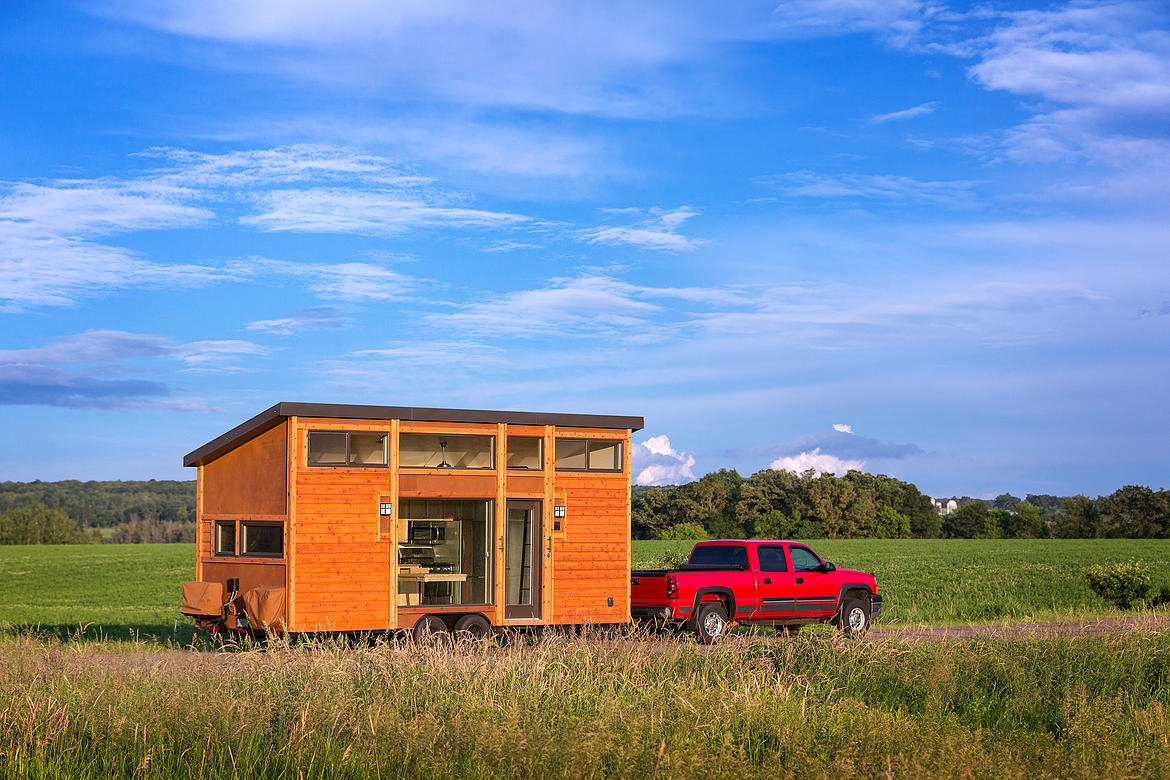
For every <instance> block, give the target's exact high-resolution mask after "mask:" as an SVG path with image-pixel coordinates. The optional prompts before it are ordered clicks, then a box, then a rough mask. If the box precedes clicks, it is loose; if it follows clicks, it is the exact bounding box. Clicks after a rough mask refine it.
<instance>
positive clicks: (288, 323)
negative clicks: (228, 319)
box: [248, 306, 348, 336]
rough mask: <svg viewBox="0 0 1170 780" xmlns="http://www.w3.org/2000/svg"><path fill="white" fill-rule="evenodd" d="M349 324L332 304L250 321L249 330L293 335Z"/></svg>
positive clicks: (342, 326)
mask: <svg viewBox="0 0 1170 780" xmlns="http://www.w3.org/2000/svg"><path fill="white" fill-rule="evenodd" d="M347 324H348V323H347V322H346V321H345V319H344V318H343V317H342V316H341V312H340V311H339V310H338V309H336V308H334V307H332V306H314V307H312V308H309V309H301V310H299V311H295V312H293V313H292V314H290V315H289V316H287V317H279V318H277V319H272V320H255V321H253V322H250V323H248V330H259V331H263V332H265V333H273V334H276V335H278V336H291V335H293V334H294V333H299V332H301V331H305V330H335V329H338V328H344V327H346V326H347Z"/></svg>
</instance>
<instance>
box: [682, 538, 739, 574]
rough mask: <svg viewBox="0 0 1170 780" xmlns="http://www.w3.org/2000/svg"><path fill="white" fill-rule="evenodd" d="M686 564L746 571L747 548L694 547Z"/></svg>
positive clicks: (723, 546)
mask: <svg viewBox="0 0 1170 780" xmlns="http://www.w3.org/2000/svg"><path fill="white" fill-rule="evenodd" d="M687 563H692V564H700V565H705V566H726V567H728V568H729V569H747V568H748V557H747V548H746V547H743V546H740V545H733V544H712V545H706V546H703V547H696V548H695V549H694V550H692V551H691V559H690V560H689V561H687Z"/></svg>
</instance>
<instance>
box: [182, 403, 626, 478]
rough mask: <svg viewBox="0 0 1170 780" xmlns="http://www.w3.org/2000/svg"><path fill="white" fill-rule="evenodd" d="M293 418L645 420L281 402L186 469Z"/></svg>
mask: <svg viewBox="0 0 1170 780" xmlns="http://www.w3.org/2000/svg"><path fill="white" fill-rule="evenodd" d="M289 417H326V418H336V419H347V420H420V421H422V420H425V421H427V422H454V423H492V424H494V423H508V424H511V425H559V426H564V427H571V428H618V429H625V430H629V431H640V430H642V426H643V425H644V424H645V420H644V419H643V418H641V417H619V416H614V415H606V414H553V413H546V412H501V411H492V410H488V409H428V408H423V407H418V406H363V405H355V404H304V403H289V402H287V401H285V402H281V403H278V404H276V405H275V406H272V407H270V408H268V409H265V410H264V411H263V412H260V414H258V415H256V416H255V417H253V418H252V419H250V420H248V421H247V422H245V423H241V424H240V425H237V426H236V427H235V428H232V429H231V430H230V431H228V432H227V433H225V434H223V435H222V436H218V437H216V438H214V439H212V440H211V441H209V442H207V444H204V445H203V446H202V447H200V448H199V449H197V450H194V451H192V452H189V453H187V455H186V456H184V458H183V465H184V466H202V465H204V464H206V463H210V462H211V461H213V460H215V459H216V458H218V457H219V456H220V455H223V454H224V453H226V452H228V451H229V450H232V449H234V448H236V447H238V446H240V445H241V444H243V443H244V442H246V441H248V440H249V439H254V438H256V437H257V436H259V435H260V434H262V433H264V432H265V431H268V430H270V429H272V428H275V427H276V426H277V425H279V424H280V423H281V421H282V420H285V419H287V418H289Z"/></svg>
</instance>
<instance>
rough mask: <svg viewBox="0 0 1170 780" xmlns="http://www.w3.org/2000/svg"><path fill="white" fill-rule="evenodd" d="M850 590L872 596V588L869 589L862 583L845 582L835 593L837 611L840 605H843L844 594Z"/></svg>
mask: <svg viewBox="0 0 1170 780" xmlns="http://www.w3.org/2000/svg"><path fill="white" fill-rule="evenodd" d="M851 590H859V591H861V592H862V593H865V594H866V595H873V588H871V587H869V585H868V584H866V583H864V582H846V583H845V584H844V585H842V586H841V590H840V591H838V593H837V609H838V610H840V609H841V605H842V604H844V603H845V594H846V593H848V592H849V591H851Z"/></svg>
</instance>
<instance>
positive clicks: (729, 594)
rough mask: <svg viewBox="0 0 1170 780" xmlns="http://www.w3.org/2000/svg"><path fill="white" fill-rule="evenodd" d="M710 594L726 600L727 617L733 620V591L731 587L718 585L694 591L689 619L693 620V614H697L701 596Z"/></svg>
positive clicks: (701, 599)
mask: <svg viewBox="0 0 1170 780" xmlns="http://www.w3.org/2000/svg"><path fill="white" fill-rule="evenodd" d="M711 595H716V596H719V597H721V598H725V599H726V600H727V607H728V613H727V619H728V620H735V591H733V590H732V589H731V588H727V587H722V586H718V585H713V586H711V587H707V588H699V589H698V590H697V591H695V603H694V605H693V606H692V607H691V619H692V620H694V619H695V616H697V615H698V614H699V604H701V603H702V601H703V597H704V596H711Z"/></svg>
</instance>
